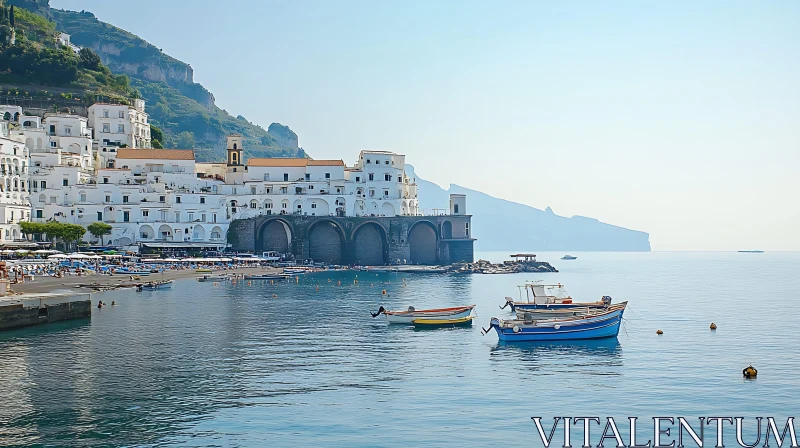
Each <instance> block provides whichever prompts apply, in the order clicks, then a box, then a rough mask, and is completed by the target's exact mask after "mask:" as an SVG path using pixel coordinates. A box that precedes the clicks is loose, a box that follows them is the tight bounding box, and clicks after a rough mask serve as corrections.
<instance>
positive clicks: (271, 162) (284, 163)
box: [247, 157, 344, 167]
mask: <svg viewBox="0 0 800 448" xmlns="http://www.w3.org/2000/svg"><path fill="white" fill-rule="evenodd" d="M247 166H275V167H304V166H344V162H342V161H341V160H311V159H302V158H295V159H289V158H280V157H270V158H256V159H248V160H247Z"/></svg>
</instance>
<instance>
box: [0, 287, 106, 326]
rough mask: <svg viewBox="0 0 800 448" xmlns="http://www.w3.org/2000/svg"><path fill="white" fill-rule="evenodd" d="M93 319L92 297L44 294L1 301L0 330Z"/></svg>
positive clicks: (7, 298) (85, 295) (81, 294)
mask: <svg viewBox="0 0 800 448" xmlns="http://www.w3.org/2000/svg"><path fill="white" fill-rule="evenodd" d="M91 315H92V301H91V295H90V294H83V293H74V294H42V295H24V296H19V297H6V298H2V299H0V330H10V329H14V328H21V327H28V326H31V325H38V324H44V323H47V322H56V321H60V320H68V319H79V318H88V317H90V316H91Z"/></svg>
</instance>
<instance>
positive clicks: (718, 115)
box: [51, 0, 800, 250]
mask: <svg viewBox="0 0 800 448" xmlns="http://www.w3.org/2000/svg"><path fill="white" fill-rule="evenodd" d="M494 3H495V2H488V1H486V2H467V1H452V2H446V1H438V0H437V1H433V2H429V1H395V2H389V1H343V0H342V1H340V0H326V1H316V2H311V1H296V0H291V1H289V0H287V1H281V2H275V1H265V0H229V1H225V2H220V1H218V0H213V1H212V0H191V1H175V0H158V1H156V0H137V1H136V2H135V4H134V3H125V4H124V5H123V4H122V3H120V2H117V1H108V0H51V4H52V5H53V6H54V7H59V8H66V9H74V10H81V9H85V10H88V11H91V12H93V13H94V14H95V15H96V16H97V17H98V18H99V19H101V20H104V21H107V22H110V23H112V24H114V25H117V26H120V27H122V28H124V29H126V30H129V31H131V32H133V33H135V34H137V35H139V36H141V37H143V38H145V39H147V40H148V41H150V42H151V43H153V44H154V45H156V46H158V47H159V48H162V49H163V50H164V51H165V52H166V53H168V54H170V55H172V56H174V57H176V58H178V59H180V60H182V61H185V62H188V63H190V64H191V65H192V67H193V68H194V73H195V81H197V82H200V83H202V84H203V85H204V86H206V87H207V88H208V89H209V90H211V92H213V93H214V95H215V96H216V99H217V104H218V105H219V106H220V107H222V108H225V109H226V110H228V111H229V112H230V113H231V114H233V115H234V116H235V115H239V114H241V115H244V116H245V117H246V118H247V119H248V120H250V121H252V122H255V123H258V124H261V125H263V126H264V127H266V126H268V125H269V124H270V123H271V122H280V123H283V124H286V125H289V126H290V127H291V128H292V129H293V130H294V131H295V132H297V134H298V136H299V138H300V144H301V146H303V147H304V148H305V149H306V151H307V152H308V153H309V154H310V155H311V156H312V157H315V158H343V159H344V160H345V161H346V162H348V163H352V162H353V161H355V158H356V156H357V153H358V151H359V150H360V149H386V150H391V151H397V152H401V153H405V154H406V155H407V160H408V161H409V162H410V163H412V164H413V165H414V166H415V167H416V169H417V174H419V175H420V176H422V177H424V178H426V179H428V180H432V181H434V182H436V183H438V184H440V185H442V186H445V187H446V186H447V185H448V184H450V183H456V184H459V185H463V186H466V187H469V188H473V189H477V190H481V191H484V192H486V193H489V194H492V195H495V196H498V197H502V198H505V199H510V200H513V201H517V202H521V203H524V204H528V205H532V206H535V207H538V208H544V207H546V206H551V207H552V208H553V210H554V211H555V212H556V213H558V214H561V215H566V216H571V215H584V216H590V217H594V218H598V219H600V220H602V221H605V222H608V223H611V224H616V225H620V226H624V227H629V228H633V229H638V230H644V231H647V232H649V233H650V236H651V243H652V246H653V249H654V250H735V249H744V248H757V249H765V250H800V199H799V198H798V194H800V26H798V23H800V2H797V1H788V0H787V1H774V2H751V1H702V2H696V1H670V2H665V1H657V2H655V1H654V2H645V1H629V2H597V1H585V2H582V1H570V2H544V1H542V2H533V1H520V2H503V3H500V4H494ZM134 5H135V6H134Z"/></svg>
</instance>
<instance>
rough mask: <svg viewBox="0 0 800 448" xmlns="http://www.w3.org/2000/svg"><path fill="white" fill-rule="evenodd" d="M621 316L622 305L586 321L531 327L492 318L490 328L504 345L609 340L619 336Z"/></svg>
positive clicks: (547, 322) (558, 321)
mask: <svg viewBox="0 0 800 448" xmlns="http://www.w3.org/2000/svg"><path fill="white" fill-rule="evenodd" d="M624 312H625V305H624V304H622V305H621V306H619V305H618V306H617V307H616V309H613V310H610V311H609V312H607V313H604V314H601V315H597V316H591V317H585V318H572V319H553V320H545V321H533V322H531V323H525V322H523V321H519V320H511V321H501V320H500V319H496V318H493V319H492V322H491V327H492V328H494V329H495V331H496V332H497V337H498V338H499V339H500V340H501V341H506V342H515V341H518V342H530V341H564V340H578V339H600V338H610V337H616V336H617V335H618V334H619V329H620V326H621V324H622V315H623V313H624ZM515 328H516V330H517V331H515Z"/></svg>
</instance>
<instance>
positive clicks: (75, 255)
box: [67, 252, 91, 260]
mask: <svg viewBox="0 0 800 448" xmlns="http://www.w3.org/2000/svg"><path fill="white" fill-rule="evenodd" d="M67 258H71V259H73V260H85V259H87V258H91V257H90V256H89V255H86V254H80V253H77V252H73V253H71V254H69V255H67Z"/></svg>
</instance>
